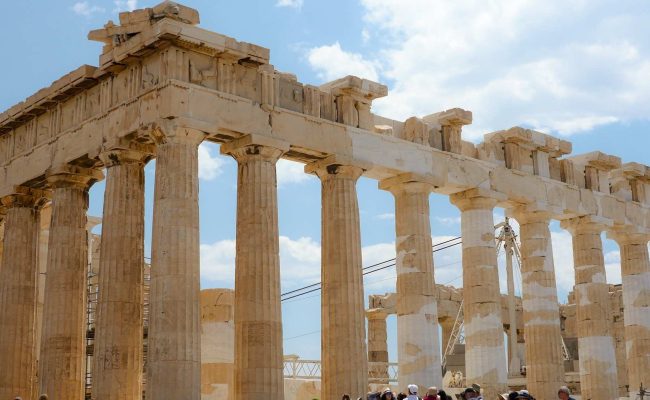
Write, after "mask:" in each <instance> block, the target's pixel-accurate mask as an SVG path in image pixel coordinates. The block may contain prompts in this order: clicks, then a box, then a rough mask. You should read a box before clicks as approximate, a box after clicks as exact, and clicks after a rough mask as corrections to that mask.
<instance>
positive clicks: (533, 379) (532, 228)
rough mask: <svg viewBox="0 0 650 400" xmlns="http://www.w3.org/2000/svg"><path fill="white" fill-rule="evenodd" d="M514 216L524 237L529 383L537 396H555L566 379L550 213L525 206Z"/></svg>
mask: <svg viewBox="0 0 650 400" xmlns="http://www.w3.org/2000/svg"><path fill="white" fill-rule="evenodd" d="M514 217H515V218H516V219H517V221H518V222H519V227H520V236H519V237H520V240H521V257H522V265H521V279H522V294H523V322H524V327H525V330H524V335H525V348H526V360H527V361H526V385H527V388H528V390H529V391H530V392H531V393H534V394H535V396H537V397H540V398H544V399H545V398H548V399H552V398H555V397H556V396H557V389H558V388H559V387H560V386H563V385H564V384H565V383H564V359H563V357H562V337H561V333H560V309H559V306H558V299H557V284H556V282H555V265H554V263H553V244H552V242H551V231H550V230H549V227H548V226H549V222H550V216H549V215H548V214H546V213H544V212H541V211H528V210H525V209H523V210H517V211H516V212H515V213H514ZM515 337H516V336H515Z"/></svg>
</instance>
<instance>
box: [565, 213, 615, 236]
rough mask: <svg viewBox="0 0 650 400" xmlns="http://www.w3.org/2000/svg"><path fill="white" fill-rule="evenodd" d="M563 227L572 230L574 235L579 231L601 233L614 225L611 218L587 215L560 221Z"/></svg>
mask: <svg viewBox="0 0 650 400" xmlns="http://www.w3.org/2000/svg"><path fill="white" fill-rule="evenodd" d="M560 226H561V227H562V229H566V230H567V231H569V232H571V234H572V235H575V234H578V233H601V232H602V231H604V230H607V228H608V227H610V226H612V222H611V220H608V219H605V218H600V217H597V216H594V215H585V216H582V217H576V218H570V219H565V220H563V221H561V222H560Z"/></svg>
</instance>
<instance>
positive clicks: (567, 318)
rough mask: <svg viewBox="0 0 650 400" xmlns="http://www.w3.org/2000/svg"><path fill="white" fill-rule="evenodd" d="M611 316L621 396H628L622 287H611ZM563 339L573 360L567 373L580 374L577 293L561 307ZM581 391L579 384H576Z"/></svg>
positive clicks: (572, 293) (569, 362)
mask: <svg viewBox="0 0 650 400" xmlns="http://www.w3.org/2000/svg"><path fill="white" fill-rule="evenodd" d="M608 308H609V311H608V312H609V314H610V317H611V321H612V333H613V335H614V344H615V350H616V368H617V374H618V389H619V394H620V396H622V397H623V396H626V395H627V389H626V386H627V362H626V354H625V327H624V325H623V323H624V319H623V291H622V286H621V285H620V284H619V285H609V304H608ZM560 316H561V330H562V338H563V339H564V343H565V344H566V346H567V349H568V351H569V355H570V358H571V360H570V361H567V362H565V369H566V372H567V373H572V372H576V373H577V372H579V367H578V360H579V356H580V355H579V354H578V338H577V332H576V307H575V293H574V292H573V291H571V292H570V293H569V296H568V303H567V304H562V305H560ZM576 385H577V386H576V389H577V390H579V384H577V383H576Z"/></svg>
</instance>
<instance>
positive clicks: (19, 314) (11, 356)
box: [0, 187, 46, 399]
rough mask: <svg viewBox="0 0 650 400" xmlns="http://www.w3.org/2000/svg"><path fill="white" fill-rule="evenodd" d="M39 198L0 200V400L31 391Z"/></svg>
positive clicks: (21, 194) (20, 192)
mask: <svg viewBox="0 0 650 400" xmlns="http://www.w3.org/2000/svg"><path fill="white" fill-rule="evenodd" d="M45 199H46V194H45V193H44V192H43V191H40V190H33V189H29V188H25V187H18V188H16V193H15V194H12V195H9V196H6V197H4V198H2V200H1V201H2V206H3V207H5V210H4V211H6V215H5V216H4V233H5V235H4V243H3V246H2V247H3V253H4V254H3V257H2V264H0V399H13V398H15V397H22V398H24V399H31V398H32V397H33V396H34V392H35V388H34V381H35V378H36V369H35V367H36V348H35V346H34V344H35V332H36V321H35V315H36V302H37V300H36V277H37V275H36V274H37V252H38V230H39V209H40V207H41V206H42V204H43V203H44V201H45Z"/></svg>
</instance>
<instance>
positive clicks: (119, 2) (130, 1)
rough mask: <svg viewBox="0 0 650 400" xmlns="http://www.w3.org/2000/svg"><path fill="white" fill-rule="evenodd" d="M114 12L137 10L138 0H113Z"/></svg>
mask: <svg viewBox="0 0 650 400" xmlns="http://www.w3.org/2000/svg"><path fill="white" fill-rule="evenodd" d="M113 4H115V9H114V11H115V12H122V11H133V10H135V9H136V8H138V0H115V1H113Z"/></svg>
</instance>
